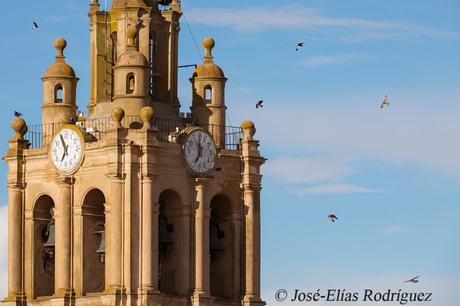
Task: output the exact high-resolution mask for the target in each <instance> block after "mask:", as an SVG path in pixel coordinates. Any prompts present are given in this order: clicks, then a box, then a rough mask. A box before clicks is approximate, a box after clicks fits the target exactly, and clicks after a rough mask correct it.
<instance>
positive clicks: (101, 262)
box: [82, 189, 105, 293]
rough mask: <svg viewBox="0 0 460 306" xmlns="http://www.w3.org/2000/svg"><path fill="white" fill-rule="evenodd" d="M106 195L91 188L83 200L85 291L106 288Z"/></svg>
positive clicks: (90, 291)
mask: <svg viewBox="0 0 460 306" xmlns="http://www.w3.org/2000/svg"><path fill="white" fill-rule="evenodd" d="M104 205H105V197H104V194H103V193H102V191H100V190H99V189H92V190H90V191H89V192H88V193H87V194H86V196H85V199H84V200H83V209H82V215H83V248H82V249H83V293H94V292H102V291H104V289H105V208H104Z"/></svg>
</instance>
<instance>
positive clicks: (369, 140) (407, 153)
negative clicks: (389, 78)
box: [254, 97, 460, 182]
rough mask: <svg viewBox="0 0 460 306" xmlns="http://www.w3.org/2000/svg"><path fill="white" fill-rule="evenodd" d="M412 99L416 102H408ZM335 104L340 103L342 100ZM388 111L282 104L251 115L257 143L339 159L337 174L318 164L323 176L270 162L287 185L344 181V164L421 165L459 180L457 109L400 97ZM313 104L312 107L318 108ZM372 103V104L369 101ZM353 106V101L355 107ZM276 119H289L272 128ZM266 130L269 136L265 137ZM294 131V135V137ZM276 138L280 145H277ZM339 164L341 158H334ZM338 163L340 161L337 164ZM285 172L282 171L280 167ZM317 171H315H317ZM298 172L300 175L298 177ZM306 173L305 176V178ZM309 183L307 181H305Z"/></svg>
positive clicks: (371, 106) (374, 107)
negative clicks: (254, 125) (288, 182)
mask: <svg viewBox="0 0 460 306" xmlns="http://www.w3.org/2000/svg"><path fill="white" fill-rule="evenodd" d="M411 99H414V101H411ZM337 100H338V101H343V99H341V98H340V97H338V98H337ZM393 101H399V102H395V103H393V104H392V106H391V107H390V108H388V109H387V110H386V111H381V110H380V107H379V103H380V101H375V102H374V103H371V104H368V105H365V104H355V105H356V106H352V105H349V103H346V104H347V105H346V106H335V107H334V108H330V107H328V106H325V107H315V108H314V107H297V108H295V109H292V108H287V107H285V106H284V104H285V103H283V102H279V103H277V101H272V105H283V106H282V107H276V106H273V107H271V108H267V109H265V110H264V113H263V117H261V115H259V114H258V113H255V114H254V117H255V119H256V120H254V121H255V122H256V125H257V126H258V128H257V130H258V131H260V134H258V135H259V136H258V137H259V139H261V140H262V141H264V143H265V145H270V146H274V147H278V146H279V145H280V144H281V145H282V147H283V148H285V147H289V148H290V150H291V151H292V150H295V151H297V152H312V151H313V152H322V153H321V154H328V156H341V157H343V158H344V159H342V160H341V161H342V162H341V163H339V164H338V166H339V167H338V168H337V170H334V169H331V168H335V165H333V164H332V166H331V168H329V167H326V166H327V164H328V163H326V164H325V163H319V165H322V166H323V167H326V168H325V169H326V170H327V171H323V170H322V168H318V167H319V166H318V163H312V165H310V163H311V162H304V163H303V164H300V165H299V166H297V165H296V163H295V161H293V162H292V164H291V163H286V162H283V163H282V164H283V165H286V167H285V170H283V169H282V167H281V164H280V163H274V164H273V166H274V168H273V169H270V163H268V165H267V170H268V172H269V173H270V174H278V175H281V176H282V177H285V178H287V179H289V180H290V181H291V182H311V181H314V180H315V179H317V178H321V175H324V176H325V179H330V178H334V177H342V178H343V177H344V175H348V173H349V172H350V171H351V169H350V166H349V165H348V162H346V161H347V160H363V159H367V160H377V161H383V162H387V163H391V164H394V165H403V164H404V165H410V166H423V167H426V168H431V169H434V170H437V171H440V172H444V173H446V174H449V175H453V176H454V177H457V178H460V163H459V162H458V156H460V143H459V142H458V141H453V139H455V135H459V134H460V123H459V121H458V118H457V117H458V116H457V114H458V113H459V111H460V109H458V107H455V106H452V107H451V108H450V109H449V110H445V109H439V108H435V107H427V106H425V107H423V108H421V107H420V105H422V104H423V103H426V104H425V105H431V104H432V102H429V101H425V102H423V101H422V100H420V99H417V98H410V97H406V98H403V97H398V98H397V100H396V98H394V100H393ZM319 102H320V101H316V102H315V104H316V105H320V103H319ZM371 102H372V101H371ZM354 103H356V102H354ZM279 118H289V120H284V121H283V124H281V125H278V127H277V128H276V129H274V128H273V125H272V124H273V122H276V121H277V120H279ZM266 131H269V132H266ZM293 131H296V132H293ZM280 139H282V140H283V141H282V142H281V143H280V141H279V140H280ZM337 160H339V159H337ZM339 161H340V160H339ZM283 167H284V166H283ZM316 169H318V170H316ZM301 172H302V173H301ZM303 172H305V174H303ZM310 176H311V177H312V179H311V180H308V178H309V177H310Z"/></svg>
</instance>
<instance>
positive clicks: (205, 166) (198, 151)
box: [184, 130, 216, 174]
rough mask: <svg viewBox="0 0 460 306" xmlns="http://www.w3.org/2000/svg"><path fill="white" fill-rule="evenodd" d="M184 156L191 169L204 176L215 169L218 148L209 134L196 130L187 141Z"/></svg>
mask: <svg viewBox="0 0 460 306" xmlns="http://www.w3.org/2000/svg"><path fill="white" fill-rule="evenodd" d="M184 154H185V161H186V163H187V165H188V166H189V167H190V169H192V170H193V171H194V172H196V173H198V174H204V173H206V172H208V171H209V170H211V169H212V167H214V162H215V159H216V147H215V145H214V141H213V139H212V138H211V136H210V135H209V134H208V133H206V132H205V131H202V130H195V131H192V132H191V133H190V134H189V135H188V136H187V138H186V139H185V144H184Z"/></svg>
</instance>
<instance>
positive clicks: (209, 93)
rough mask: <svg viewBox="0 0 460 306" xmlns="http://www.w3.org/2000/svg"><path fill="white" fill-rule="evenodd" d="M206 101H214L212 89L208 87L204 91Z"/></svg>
mask: <svg viewBox="0 0 460 306" xmlns="http://www.w3.org/2000/svg"><path fill="white" fill-rule="evenodd" d="M204 99H205V100H206V101H211V99H212V89H211V87H206V88H205V89H204Z"/></svg>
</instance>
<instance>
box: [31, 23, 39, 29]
mask: <svg viewBox="0 0 460 306" xmlns="http://www.w3.org/2000/svg"><path fill="white" fill-rule="evenodd" d="M32 29H33V30H36V29H38V23H37V22H36V21H32Z"/></svg>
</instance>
